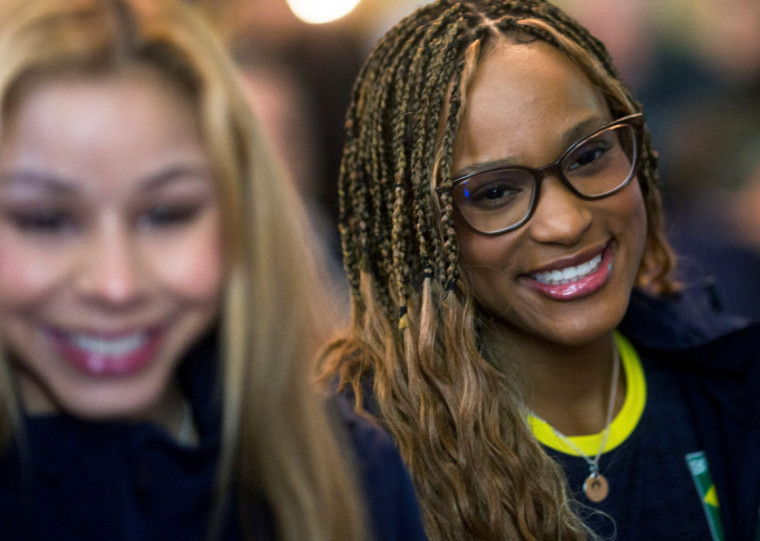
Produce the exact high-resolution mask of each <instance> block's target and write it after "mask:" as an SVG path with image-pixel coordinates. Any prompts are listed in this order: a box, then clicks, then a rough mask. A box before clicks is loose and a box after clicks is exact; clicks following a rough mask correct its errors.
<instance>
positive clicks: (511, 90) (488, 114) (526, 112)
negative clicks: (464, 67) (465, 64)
mask: <svg viewBox="0 0 760 541" xmlns="http://www.w3.org/2000/svg"><path fill="white" fill-rule="evenodd" d="M465 103H466V105H465V112H464V115H463V117H462V121H461V123H460V126H459V131H458V133H457V137H456V142H455V146H454V171H456V170H458V169H460V168H461V167H465V166H467V165H470V164H471V163H472V162H474V161H477V162H485V161H492V160H502V159H508V158H511V157H514V158H515V159H516V160H519V161H522V162H523V163H524V164H525V165H531V163H530V162H531V161H532V160H544V161H546V160H547V159H550V160H553V159H554V158H556V156H553V155H551V154H552V153H555V154H556V152H558V151H561V150H562V148H558V147H561V145H562V143H563V141H562V140H563V134H565V133H566V132H568V131H569V130H571V129H572V128H573V127H574V126H576V125H577V124H579V123H580V122H583V121H588V120H589V119H591V118H594V117H599V118H602V119H606V118H608V117H609V112H608V109H607V106H606V104H605V102H604V99H603V98H602V96H601V93H600V92H599V91H598V90H597V89H596V88H595V87H594V86H593V85H592V84H591V82H590V81H589V79H588V78H587V77H586V76H585V75H584V74H583V72H581V70H580V69H579V68H578V67H577V66H575V65H574V64H573V63H572V62H571V61H570V60H569V59H568V57H567V56H566V55H565V54H564V53H563V52H561V51H559V50H558V49H556V48H555V47H553V46H551V45H549V44H548V43H546V42H543V41H540V40H536V41H532V42H529V43H515V42H511V41H506V40H501V41H499V42H496V43H495V44H494V45H493V46H492V47H490V48H489V49H487V50H486V51H485V52H484V53H483V57H482V59H481V61H480V63H479V66H478V68H477V70H476V72H475V75H474V77H473V80H472V81H471V84H470V86H469V92H468V95H467V98H466V100H465ZM544 147H546V148H545V150H546V151H547V152H549V155H548V158H547V156H545V155H540V154H541V151H542V150H544ZM552 147H553V148H552ZM542 164H543V162H541V163H538V165H542ZM532 165H537V164H536V163H532Z"/></svg>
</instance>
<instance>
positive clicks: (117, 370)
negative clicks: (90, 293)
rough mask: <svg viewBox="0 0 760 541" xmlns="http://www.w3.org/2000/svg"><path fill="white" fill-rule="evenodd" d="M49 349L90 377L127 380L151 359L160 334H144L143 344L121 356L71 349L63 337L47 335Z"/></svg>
mask: <svg viewBox="0 0 760 541" xmlns="http://www.w3.org/2000/svg"><path fill="white" fill-rule="evenodd" d="M50 336H51V338H52V343H53V346H54V347H55V349H56V351H58V353H59V354H60V356H61V358H63V359H64V360H65V361H67V362H68V363H69V364H71V365H72V366H73V367H74V368H76V369H77V370H79V371H81V372H84V373H85V374H87V375H88V376H93V377H115V376H129V375H132V374H135V373H137V372H140V371H141V370H142V369H143V368H145V367H146V366H148V365H150V364H151V362H152V361H153V359H154V358H155V355H156V352H157V351H158V348H159V345H160V343H161V339H162V336H163V333H162V332H161V331H159V330H151V331H148V336H147V339H146V341H145V343H144V344H143V345H142V346H141V347H139V348H137V349H135V350H133V351H130V352H129V353H125V354H123V355H107V354H103V353H95V352H92V351H88V350H85V349H82V348H79V347H76V346H74V345H73V344H72V343H71V341H70V340H69V339H68V338H67V337H66V336H65V334H63V333H59V332H54V331H51V332H50Z"/></svg>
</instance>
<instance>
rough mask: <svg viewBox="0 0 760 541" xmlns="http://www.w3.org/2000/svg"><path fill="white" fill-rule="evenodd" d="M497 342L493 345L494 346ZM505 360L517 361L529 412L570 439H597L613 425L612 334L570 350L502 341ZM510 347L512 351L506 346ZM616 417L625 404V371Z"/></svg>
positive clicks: (540, 343)
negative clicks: (609, 419)
mask: <svg viewBox="0 0 760 541" xmlns="http://www.w3.org/2000/svg"><path fill="white" fill-rule="evenodd" d="M491 342H493V340H492V341H491ZM497 342H500V343H502V344H504V345H503V346H502V347H500V348H499V349H498V350H497V351H500V353H498V355H499V356H500V357H501V358H509V359H513V361H512V362H516V363H517V365H518V369H519V373H520V375H521V378H522V380H521V381H522V392H523V398H524V400H525V404H526V406H527V408H528V409H529V410H530V411H532V412H533V413H534V414H535V415H537V416H538V417H540V418H542V419H544V420H545V421H546V422H547V423H549V424H550V425H551V426H553V427H554V428H555V429H557V430H558V431H560V432H561V433H563V434H565V435H567V436H580V435H588V434H596V433H599V432H601V431H603V430H604V428H605V427H606V425H607V411H608V406H609V400H610V389H611V386H612V376H613V368H614V363H613V352H614V348H615V347H616V346H615V342H614V338H613V335H612V333H611V332H610V333H609V334H608V335H606V336H604V337H601V338H599V339H598V340H595V341H593V342H591V343H588V344H584V345H581V346H569V345H561V344H556V343H550V342H547V341H540V340H537V339H534V338H530V337H525V338H524V339H522V340H520V339H518V340H515V337H514V336H513V335H510V336H509V337H508V342H507V339H506V337H505V336H502V337H501V339H499V340H497ZM507 343H508V344H509V345H508V346H507V345H506V344H507ZM616 385H617V390H616V393H615V394H616V396H615V404H614V405H613V415H614V414H617V412H618V411H620V409H621V408H622V406H623V403H624V401H625V376H624V375H623V371H622V370H620V372H619V375H618V381H617V382H616Z"/></svg>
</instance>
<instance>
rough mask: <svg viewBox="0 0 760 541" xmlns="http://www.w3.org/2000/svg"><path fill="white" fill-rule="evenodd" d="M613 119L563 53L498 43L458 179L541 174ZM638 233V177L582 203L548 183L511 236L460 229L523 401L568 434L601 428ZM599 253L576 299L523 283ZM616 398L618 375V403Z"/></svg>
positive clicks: (473, 280) (481, 75) (471, 100)
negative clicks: (491, 171)
mask: <svg viewBox="0 0 760 541" xmlns="http://www.w3.org/2000/svg"><path fill="white" fill-rule="evenodd" d="M611 120H613V119H612V118H611V116H610V113H609V111H608V108H607V106H606V104H605V102H604V100H603V99H602V97H601V96H600V94H599V93H598V92H597V91H596V90H595V88H594V87H592V86H591V84H590V83H589V81H588V80H587V79H586V77H585V76H584V75H583V74H582V73H581V72H580V70H578V69H577V68H576V67H575V66H574V65H573V64H572V63H571V62H570V61H569V60H568V59H567V58H566V57H565V56H564V55H563V54H562V53H561V52H560V51H558V50H556V49H555V48H553V47H552V46H550V45H548V44H547V43H545V42H541V41H535V42H532V43H528V44H514V43H511V42H507V41H501V42H498V43H497V44H496V45H495V46H494V47H492V48H491V49H489V50H487V51H486V52H485V57H484V58H483V59H482V61H481V62H480V65H479V67H478V71H477V73H476V76H475V79H474V81H473V84H472V86H471V91H470V94H469V97H468V101H467V109H466V111H465V115H464V118H463V120H462V123H461V125H460V130H459V132H458V134H457V138H456V142H455V147H454V168H453V170H454V176H455V177H456V176H459V175H460V174H463V173H466V172H471V171H474V170H480V169H485V168H488V167H492V166H493V165H499V164H514V165H526V166H530V167H541V166H543V165H545V164H547V163H550V162H552V161H554V160H555V159H556V158H557V157H558V156H559V155H560V154H561V153H562V152H563V151H564V150H565V149H566V148H567V147H568V146H569V145H570V144H572V143H573V142H575V141H576V140H577V139H579V138H580V137H582V136H583V135H585V134H586V133H588V132H590V131H592V130H593V129H595V128H597V127H599V126H601V125H603V124H605V123H607V122H609V121H611ZM646 228H647V221H646V212H645V207H644V202H643V198H642V194H641V190H640V188H639V184H638V182H637V181H634V182H631V183H630V184H629V185H628V186H627V187H626V188H624V189H623V190H622V191H620V192H618V193H617V194H615V195H612V196H610V197H608V198H605V199H601V200H597V201H584V200H582V199H580V198H578V197H576V196H574V195H573V194H571V193H570V192H569V191H568V190H567V189H566V188H565V187H564V186H562V184H561V183H560V181H559V179H557V178H555V177H552V176H550V177H547V178H546V179H544V182H543V185H542V190H541V199H540V200H539V203H538V207H537V209H536V212H535V214H534V215H533V217H532V218H531V219H530V221H529V222H528V223H527V224H525V225H523V226H522V227H520V228H518V229H516V230H513V231H510V232H508V233H505V234H502V235H498V236H485V235H482V234H479V233H477V232H475V231H473V230H472V229H470V228H469V227H467V226H466V225H465V224H464V223H463V222H462V221H461V220H459V221H458V222H457V235H458V238H459V244H460V262H461V265H462V268H463V270H464V273H465V275H466V277H467V280H468V283H469V284H470V287H471V290H472V292H473V294H474V296H475V298H476V299H477V300H478V302H479V303H480V304H481V305H482V306H483V307H484V308H485V310H486V311H487V312H488V313H490V314H491V315H493V316H494V324H493V326H492V329H491V332H490V336H489V340H490V343H491V344H492V345H493V347H494V348H495V349H496V350H497V351H498V350H499V348H503V349H504V351H505V352H507V351H509V352H510V355H512V356H513V357H516V358H517V359H522V360H523V361H524V362H523V363H522V367H523V373H524V375H525V394H526V400H527V402H528V405H529V406H530V407H531V409H532V410H533V411H534V412H536V413H537V414H538V415H540V416H541V417H543V418H544V419H546V420H547V421H548V422H550V423H551V424H552V425H553V426H555V427H556V428H557V429H559V430H561V431H562V432H564V433H565V434H569V435H576V434H591V433H595V432H598V431H600V430H601V429H602V428H603V427H604V424H605V419H604V417H605V410H606V403H607V400H608V398H607V397H608V395H609V384H610V379H611V372H612V362H611V359H612V344H613V342H612V333H613V331H614V329H615V328H616V327H617V325H618V324H619V323H620V321H621V319H622V318H623V315H624V314H625V311H626V308H627V306H628V301H629V298H630V293H631V290H632V288H633V284H634V280H635V278H636V273H637V270H638V267H639V262H640V260H641V257H642V254H643V251H644V244H645V238H646ZM605 246H606V247H607V250H608V252H607V254H608V256H609V265H607V264H603V265H602V268H601V269H600V271H599V273H600V274H599V276H598V277H597V280H596V282H597V284H596V286H595V287H594V288H592V289H591V290H589V291H586V292H585V293H583V294H580V295H579V294H576V295H570V296H566V297H558V296H556V295H551V294H548V293H547V292H546V291H545V290H543V289H541V288H540V287H539V286H537V283H536V282H535V281H533V280H532V279H531V275H532V274H535V273H537V272H542V271H546V270H549V269H555V268H561V267H567V266H568V265H577V264H578V263H580V262H583V261H587V260H588V259H590V258H591V257H593V255H594V254H597V253H599V252H600V250H602V248H603V247H605ZM608 268H609V269H610V270H609V271H608V270H607V269H608ZM505 354H506V353H505ZM624 394H625V390H624V385H623V380H622V379H621V381H620V382H619V389H618V407H619V406H620V405H622V402H623V400H624Z"/></svg>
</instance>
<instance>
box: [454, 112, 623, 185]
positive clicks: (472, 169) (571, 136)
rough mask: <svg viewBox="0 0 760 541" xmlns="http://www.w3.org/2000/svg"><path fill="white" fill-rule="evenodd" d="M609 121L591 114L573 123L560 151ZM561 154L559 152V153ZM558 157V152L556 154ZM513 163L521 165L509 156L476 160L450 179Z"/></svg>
mask: <svg viewBox="0 0 760 541" xmlns="http://www.w3.org/2000/svg"><path fill="white" fill-rule="evenodd" d="M609 122H611V120H608V119H606V118H605V117H603V116H599V115H594V116H591V117H589V118H587V119H585V120H582V121H580V122H578V123H577V124H575V125H574V126H573V127H572V128H570V129H569V130H567V131H565V132H564V133H563V134H562V138H561V139H560V143H561V145H562V149H563V150H562V152H564V151H565V150H566V149H568V148H570V146H571V145H572V144H573V143H575V142H577V141H578V140H580V139H582V138H583V137H584V136H586V135H588V134H590V133H591V132H593V131H594V130H596V129H598V128H601V127H602V126H604V125H605V124H607V123H609ZM560 154H561V153H560ZM557 157H559V154H558V155H557ZM513 165H521V164H520V162H519V160H518V159H517V158H514V157H509V158H501V159H498V160H491V161H487V162H477V163H472V164H470V165H467V166H465V167H463V168H462V169H460V170H459V171H457V172H456V174H453V175H451V178H452V179H455V180H456V179H458V178H462V177H465V176H468V175H472V174H474V173H479V172H481V171H490V170H492V169H498V168H500V167H509V166H513Z"/></svg>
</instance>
